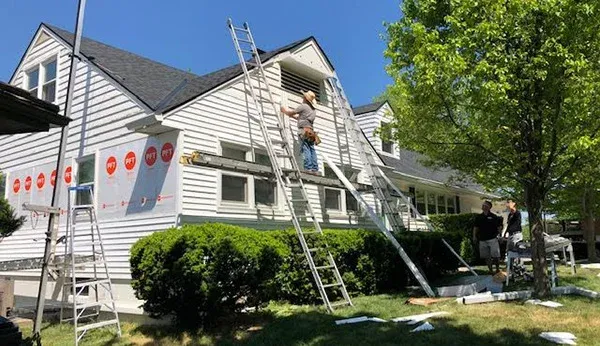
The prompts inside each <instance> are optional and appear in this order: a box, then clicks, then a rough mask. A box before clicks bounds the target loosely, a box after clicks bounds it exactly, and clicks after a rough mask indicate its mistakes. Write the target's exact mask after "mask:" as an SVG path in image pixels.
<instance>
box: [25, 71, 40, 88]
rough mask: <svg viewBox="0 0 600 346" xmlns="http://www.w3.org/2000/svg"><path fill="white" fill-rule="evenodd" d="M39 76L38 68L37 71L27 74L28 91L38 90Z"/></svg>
mask: <svg viewBox="0 0 600 346" xmlns="http://www.w3.org/2000/svg"><path fill="white" fill-rule="evenodd" d="M39 76H40V70H39V69H37V68H36V69H35V70H32V71H29V72H27V90H31V89H33V88H37V86H38V79H39Z"/></svg>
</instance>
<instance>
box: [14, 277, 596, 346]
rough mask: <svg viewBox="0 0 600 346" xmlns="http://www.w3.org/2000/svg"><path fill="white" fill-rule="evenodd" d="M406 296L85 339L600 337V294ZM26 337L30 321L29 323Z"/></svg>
mask: <svg viewBox="0 0 600 346" xmlns="http://www.w3.org/2000/svg"><path fill="white" fill-rule="evenodd" d="M599 272H600V271H598V270H585V269H578V273H577V275H576V276H571V274H570V273H569V271H568V270H567V269H566V267H561V269H560V277H561V279H562V281H561V285H568V284H574V285H578V286H581V287H585V288H588V289H592V290H596V291H600V278H598V277H597V276H596V275H598V273H599ZM509 289H510V288H509ZM406 298H407V297H406V296H401V295H398V296H391V295H378V296H371V297H357V298H354V299H353V302H354V305H355V306H354V307H352V308H346V309H341V310H338V311H336V313H335V314H333V315H330V314H327V313H325V311H324V310H323V309H321V308H316V307H308V306H292V305H283V304H272V305H270V306H269V307H268V308H267V309H265V310H263V311H261V312H260V313H254V314H249V315H245V316H242V317H239V318H237V319H235V320H233V321H231V322H230V323H226V324H225V325H224V326H222V327H220V328H219V329H217V330H214V331H204V332H182V331H178V330H175V329H173V328H166V327H147V326H138V325H134V324H130V323H123V330H124V336H123V337H122V338H121V339H115V338H113V335H112V334H111V333H110V330H101V331H98V330H96V331H93V332H92V333H91V334H89V335H87V336H86V337H85V341H86V342H85V343H83V345H182V344H185V345H238V344H242V345H415V346H419V345H424V346H425V345H427V346H431V345H469V346H476V345H554V344H552V343H550V342H547V341H545V340H543V339H541V338H539V337H538V334H539V333H540V332H543V331H563V332H571V333H573V334H575V335H576V336H577V337H578V340H577V344H578V345H600V332H599V330H600V300H592V299H588V298H584V297H575V296H567V297H557V298H554V299H553V300H555V301H558V302H560V303H562V304H564V307H561V308H558V309H550V308H546V307H540V306H533V305H529V304H524V303H523V302H520V301H513V302H507V303H487V304H476V305H467V306H465V305H458V304H457V303H456V302H455V300H454V299H450V300H447V301H444V302H441V303H438V304H435V305H430V306H428V307H424V306H414V305H406V304H404V302H405V300H406ZM429 311H447V312H450V315H448V316H444V317H443V318H435V319H431V320H430V322H431V323H432V324H433V325H434V327H435V328H436V329H435V330H434V331H430V332H423V333H410V330H411V329H412V328H414V326H406V325H404V324H396V323H392V322H389V323H375V322H363V323H359V324H352V325H342V326H336V325H335V323H334V321H335V320H337V319H340V318H346V317H353V316H363V315H367V316H377V317H380V318H383V319H392V318H395V317H400V316H406V315H411V314H418V313H424V312H429ZM22 329H23V332H24V335H25V336H26V337H27V336H29V335H30V333H31V329H30V328H29V329H28V328H26V327H23V328H22ZM72 338H73V334H72V329H71V328H70V326H68V325H46V326H45V329H44V330H43V332H42V339H43V344H44V345H45V346H46V345H48V346H50V345H61V346H62V345H70V344H72V342H73V341H72Z"/></svg>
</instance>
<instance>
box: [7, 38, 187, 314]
mask: <svg viewBox="0 0 600 346" xmlns="http://www.w3.org/2000/svg"><path fill="white" fill-rule="evenodd" d="M50 36H51V37H50V39H47V40H45V41H44V42H42V43H40V44H38V45H35V46H33V47H31V48H30V51H29V52H28V54H27V55H26V56H25V57H24V60H23V61H22V64H21V68H20V69H19V70H18V71H17V72H16V73H15V76H14V78H13V80H12V81H11V84H13V85H15V86H17V87H24V78H25V77H24V76H25V71H26V70H28V69H30V68H32V66H35V65H36V64H37V63H39V62H42V61H46V59H48V58H51V57H57V86H56V101H55V103H56V104H57V105H58V106H59V107H60V112H61V113H64V107H65V100H66V94H67V84H68V75H69V68H70V58H69V54H70V49H69V48H68V47H66V46H64V45H63V44H62V43H61V42H60V41H59V40H57V39H55V38H54V37H53V36H52V35H50ZM144 116H146V113H145V111H144V110H143V109H142V108H141V107H140V106H139V105H138V104H137V103H136V102H134V101H133V99H132V98H131V97H130V96H128V95H126V94H124V93H123V92H122V91H121V90H120V89H119V87H118V86H117V85H116V84H115V82H114V81H111V80H108V79H107V78H105V77H104V76H103V75H102V74H100V72H99V71H98V70H97V69H96V68H95V67H91V66H89V65H88V64H87V63H86V62H79V63H78V67H77V74H76V78H75V86H74V94H73V107H72V114H71V119H72V121H71V123H70V125H69V136H68V140H67V150H66V153H65V157H66V158H67V164H65V167H66V166H67V165H69V164H72V165H73V177H75V176H76V165H75V164H74V163H75V161H74V159H76V158H78V157H82V156H86V155H90V154H96V163H95V166H96V168H95V181H94V184H95V186H98V185H97V184H98V183H99V175H100V174H101V172H104V163H100V162H98V161H99V156H100V154H99V153H100V150H106V149H107V148H110V147H114V146H119V145H124V144H126V143H130V142H132V141H140V140H142V141H143V140H146V139H147V138H148V136H147V135H144V134H140V133H135V132H132V131H129V130H128V129H127V128H126V126H125V125H126V124H127V123H129V122H132V121H134V120H137V119H140V118H142V117H144ZM60 133H61V131H60V129H51V130H50V131H49V132H43V133H35V134H17V135H8V136H0V151H1V152H2V153H3V154H2V155H1V156H0V170H2V172H3V173H6V174H7V182H10V181H11V172H17V171H23V170H25V169H27V168H34V167H40V166H44V167H50V166H51V165H53V164H55V163H56V156H57V154H58V146H59V143H60ZM174 161H175V162H176V159H175V160H174ZM47 174H49V172H48V173H47ZM47 185H48V186H47V187H46V188H47V189H50V186H49V185H50V184H47ZM9 186H11V184H9V183H7V189H6V193H8V192H11V193H12V191H9V190H10V189H9ZM50 193H51V192H50ZM66 193H67V192H66V191H61V194H62V195H63V198H61V201H66V199H65V198H66V197H65V195H66ZM46 202H47V203H46V204H49V201H46ZM14 207H15V208H16V209H17V210H19V211H20V209H21V207H20V206H19V205H15V206H14ZM61 207H63V208H64V207H65V205H61ZM21 212H22V211H21ZM22 213H24V214H25V215H27V217H28V218H29V213H27V212H22ZM176 217H177V213H176V212H172V213H168V214H164V213H163V214H155V213H144V214H141V215H134V216H129V217H126V218H124V219H114V218H104V219H103V218H102V217H101V214H99V217H98V218H99V223H100V229H101V232H102V235H103V242H104V249H105V252H106V257H107V262H108V267H109V271H110V273H111V276H112V277H113V279H115V280H117V281H119V280H126V282H127V283H122V284H117V285H116V286H117V291H120V292H123V293H122V296H123V297H127V298H124V299H125V300H126V301H125V300H123V299H120V298H118V297H117V305H118V306H130V305H131V299H132V298H131V297H133V293H132V290H131V287H130V286H129V283H128V281H129V280H130V278H131V274H130V269H129V250H130V248H131V245H132V244H133V243H135V242H136V241H137V240H138V239H139V238H141V237H143V236H146V235H149V234H151V233H152V232H155V231H160V230H164V229H167V228H169V227H172V226H174V225H176ZM64 219H65V217H64V216H63V217H61V227H60V230H59V234H64V223H65V220H64ZM47 220H48V219H47V218H45V217H40V218H39V222H38V224H37V226H36V227H35V228H34V227H32V224H31V222H30V220H28V221H27V222H26V223H25V225H24V226H23V228H22V229H20V230H19V231H17V232H15V233H14V234H13V235H12V236H10V237H8V238H5V239H3V240H2V242H1V243H0V261H9V260H16V259H22V258H32V257H41V256H42V255H43V250H44V232H45V231H46V228H47ZM57 249H58V252H59V253H62V252H63V251H64V250H63V249H64V248H63V245H62V244H60V245H58V246H57ZM0 275H1V276H10V277H13V278H15V279H16V280H17V287H24V286H27V287H29V288H22V290H21V291H16V292H15V293H16V294H17V295H19V294H24V295H27V294H30V293H33V292H35V293H37V292H36V289H33V287H34V286H35V287H37V283H36V278H38V277H39V270H29V271H18V272H1V273H0ZM35 293H33V294H35ZM137 304H139V302H137ZM132 309H133V310H132V311H134V310H135V311H137V312H140V311H139V309H137V308H132ZM130 310H131V309H130Z"/></svg>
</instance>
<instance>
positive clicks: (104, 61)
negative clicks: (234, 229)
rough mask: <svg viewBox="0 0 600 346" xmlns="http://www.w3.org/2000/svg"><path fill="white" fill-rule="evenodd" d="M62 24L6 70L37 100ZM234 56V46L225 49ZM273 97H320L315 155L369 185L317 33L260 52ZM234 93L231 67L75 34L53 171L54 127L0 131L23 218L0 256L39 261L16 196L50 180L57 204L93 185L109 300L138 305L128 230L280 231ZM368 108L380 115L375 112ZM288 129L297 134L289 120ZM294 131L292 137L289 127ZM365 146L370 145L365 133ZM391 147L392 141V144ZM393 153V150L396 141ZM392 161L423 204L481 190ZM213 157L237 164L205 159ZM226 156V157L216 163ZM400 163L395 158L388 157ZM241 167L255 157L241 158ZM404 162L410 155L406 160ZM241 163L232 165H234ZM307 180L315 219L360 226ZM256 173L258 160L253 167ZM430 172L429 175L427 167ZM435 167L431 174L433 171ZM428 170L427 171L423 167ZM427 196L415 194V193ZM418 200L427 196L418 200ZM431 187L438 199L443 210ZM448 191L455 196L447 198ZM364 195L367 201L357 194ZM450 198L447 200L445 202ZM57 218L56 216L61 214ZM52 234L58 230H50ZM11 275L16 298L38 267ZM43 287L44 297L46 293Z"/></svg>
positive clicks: (459, 205) (369, 116) (48, 90)
mask: <svg viewBox="0 0 600 346" xmlns="http://www.w3.org/2000/svg"><path fill="white" fill-rule="evenodd" d="M72 41H73V34H72V33H70V32H67V31H65V30H62V29H60V28H56V27H54V26H51V25H47V24H41V25H40V27H39V28H38V30H37V31H36V33H35V35H34V37H33V39H32V40H31V43H30V45H29V47H28V48H27V50H26V51H25V53H24V54H23V57H22V59H21V61H20V62H19V63H18V65H17V67H16V70H15V72H14V74H13V76H12V78H11V80H10V84H12V85H14V86H18V87H21V88H23V89H25V90H28V91H30V92H31V93H33V94H35V95H37V96H38V97H39V98H42V99H44V100H48V101H51V102H54V103H56V104H57V105H59V106H60V108H61V110H63V109H64V105H65V96H66V90H67V82H68V71H69V67H70V66H69V64H70V57H69V54H70V52H71V43H72ZM232 54H234V50H233V47H232ZM262 60H263V62H264V63H265V64H266V66H267V72H268V74H269V76H270V78H271V86H272V89H273V90H274V93H275V98H276V102H281V103H282V104H286V105H288V106H292V107H293V106H295V105H297V104H298V103H299V102H300V101H301V99H300V96H299V95H300V93H299V92H300V90H301V89H303V90H306V89H310V90H313V91H315V93H316V94H317V95H318V105H317V112H318V120H317V123H316V127H317V130H318V131H319V134H320V136H321V138H322V141H323V142H322V144H321V145H319V147H318V149H317V150H318V151H321V152H323V153H326V154H327V155H328V156H329V157H331V158H332V159H333V160H334V161H335V162H337V163H338V164H340V165H341V167H342V168H343V169H344V171H345V172H346V173H347V174H348V176H352V177H353V179H354V181H355V183H356V184H357V186H359V187H360V186H363V185H364V184H366V183H367V182H366V180H365V178H366V177H365V176H364V174H363V173H362V172H361V170H362V165H361V163H360V160H359V158H358V155H357V154H356V153H355V150H354V148H353V146H352V144H351V141H350V139H349V138H348V137H347V136H346V135H345V132H344V131H340V127H342V128H343V123H342V120H341V118H340V116H339V115H337V114H335V112H334V111H333V106H332V100H331V97H330V95H329V92H328V90H327V89H326V87H325V83H324V82H323V79H324V77H325V76H328V75H331V74H332V73H334V72H335V70H334V67H333V65H332V64H331V62H330V61H329V59H328V58H327V56H326V55H325V53H324V52H323V50H322V49H321V47H320V46H319V44H318V43H317V41H316V39H315V38H314V37H308V38H306V39H303V40H300V41H296V42H294V43H291V44H288V45H286V46H283V47H281V48H278V49H275V50H271V51H268V52H263V53H262ZM385 107H388V108H389V105H387V104H386V105H383V106H381V105H380V106H378V107H375V108H373V107H371V108H373V110H371V111H370V112H363V113H361V119H364V120H366V123H365V125H363V126H365V130H366V132H368V133H369V134H371V133H372V131H371V130H372V128H370V127H369V126H371V124H372V123H376V122H378V121H381V119H382V118H381V115H382V114H383V113H382V112H384V109H385ZM253 113H254V111H253V107H252V106H251V101H250V100H249V95H248V94H247V93H246V92H245V88H244V80H243V76H242V70H241V67H240V66H239V65H234V66H230V67H226V68H224V69H221V70H218V71H215V72H212V73H209V74H206V75H203V76H198V75H195V74H192V73H189V72H185V71H181V70H178V69H175V68H172V67H169V66H166V65H164V64H161V63H158V62H155V61H152V60H149V59H146V58H143V57H141V56H138V55H135V54H132V53H129V52H127V51H124V50H121V49H118V48H114V47H111V46H108V45H106V44H103V43H100V42H97V41H94V40H91V39H88V38H83V39H82V43H81V56H80V61H79V63H78V66H77V77H76V80H75V92H74V99H73V110H72V117H71V118H72V119H73V120H72V122H71V123H70V130H69V137H68V145H67V152H66V157H67V164H66V165H65V167H66V168H65V172H64V179H61V180H60V181H56V179H55V177H56V174H55V172H53V170H54V167H55V164H56V162H55V160H56V155H57V150H58V143H59V138H60V131H58V130H51V131H50V132H48V133H39V134H24V135H10V136H3V137H0V151H2V156H1V157H0V170H1V171H2V172H4V173H5V174H6V184H5V195H6V197H7V198H8V200H9V201H10V202H11V204H12V205H13V206H14V207H15V208H16V209H17V210H18V211H19V213H21V214H23V215H26V216H27V217H28V218H29V219H30V220H29V221H28V224H27V225H26V227H24V228H23V229H21V230H19V231H18V232H16V233H15V234H14V235H12V236H11V237H9V238H5V239H3V240H2V242H1V243H0V261H7V260H14V259H21V258H31V257H40V256H41V255H42V253H43V243H44V242H43V238H44V232H45V227H46V226H45V224H46V223H47V218H46V217H45V216H43V215H42V216H40V217H32V216H31V215H30V214H29V213H28V212H25V211H23V210H22V209H21V205H22V203H24V202H31V203H34V204H46V205H47V204H50V199H51V193H52V192H51V191H52V186H53V185H54V184H60V185H59V186H60V188H62V189H63V191H65V192H64V193H62V198H61V201H60V204H61V207H62V208H66V201H67V199H66V186H67V185H72V184H88V185H93V186H94V191H95V201H94V202H95V205H96V206H97V211H98V218H99V222H100V228H101V231H102V233H103V240H104V244H105V249H106V251H107V257H108V262H109V269H110V271H111V274H112V275H113V279H114V282H115V287H116V299H117V308H118V310H120V311H121V312H125V313H139V312H141V310H140V309H139V308H138V306H139V305H140V302H139V301H137V300H136V299H135V297H134V295H133V291H132V289H131V287H130V285H129V281H130V269H129V249H130V247H131V245H132V244H133V243H134V242H135V241H136V240H138V239H140V238H141V237H143V236H146V235H148V234H151V233H152V232H155V231H160V230H164V229H166V228H169V227H175V226H179V225H181V224H183V223H198V222H206V221H219V222H226V223H236V224H240V225H245V226H250V227H255V228H283V227H291V224H290V222H289V218H290V217H289V212H288V211H287V209H286V207H285V203H284V200H283V198H282V195H281V194H282V193H288V194H289V193H291V191H285V192H284V191H281V189H279V188H278V187H277V186H276V185H275V183H273V182H272V181H271V180H269V179H267V178H265V177H264V175H263V174H259V173H256V174H255V173H253V172H252V171H251V170H243V169H239V164H240V163H243V162H246V163H247V162H251V163H254V165H253V166H254V168H257V167H258V168H260V167H266V166H268V165H269V162H268V156H266V155H265V151H264V150H263V149H262V148H263V147H264V146H263V140H262V138H261V135H260V131H259V128H258V125H257V124H255V123H253V122H252V121H251V120H250V117H249V115H252V114H253ZM377 117H379V118H380V119H379V120H378V118H377ZM287 121H289V122H290V123H289V126H290V131H295V130H294V126H295V124H294V123H293V120H289V119H288V120H287ZM292 138H293V137H292ZM370 139H371V140H372V141H373V143H374V145H375V146H376V147H378V148H379V147H380V146H381V143H380V142H378V140H377V139H376V138H374V137H371V138H370ZM393 150H396V149H393ZM194 151H200V152H202V153H203V157H204V158H208V159H206V160H204V161H201V162H194V164H184V163H180V160H179V158H180V157H182V156H188V155H190V154H192V152H194ZM399 152H400V151H399ZM380 153H381V157H382V159H383V161H384V162H385V163H386V164H387V165H390V166H393V167H394V169H395V170H396V173H397V174H396V175H397V177H394V178H395V179H398V181H399V182H400V186H401V187H402V189H405V190H406V191H409V190H410V188H411V187H413V188H415V189H416V190H415V191H416V196H417V204H418V206H419V208H421V205H420V204H419V203H420V202H419V201H425V200H427V201H429V199H428V198H430V197H429V196H436V197H435V200H434V202H433V203H432V204H427V205H426V206H425V209H424V210H425V211H431V212H432V211H433V209H431V208H432V207H431V206H434V207H433V208H434V209H435V208H436V207H437V208H438V209H436V212H458V211H459V210H460V211H471V210H472V209H474V208H476V207H477V206H478V205H479V203H480V202H479V200H478V198H479V197H480V196H482V194H481V193H479V192H475V191H471V190H468V189H464V188H459V187H446V186H445V185H443V183H442V182H441V181H440V180H436V179H431V176H430V175H427V176H424V177H420V176H419V170H422V169H424V168H422V166H420V165H419V166H415V167H418V168H417V171H416V173H415V175H414V176H413V175H411V173H410V172H408V173H407V172H405V171H404V170H403V169H402V168H401V166H396V163H397V162H400V163H402V162H403V160H404V159H405V157H404V156H403V155H402V153H403V151H402V152H400V156H398V152H392V153H390V154H389V155H388V154H387V153H386V152H385V150H383V151H380ZM215 158H217V159H221V161H227V162H230V163H231V162H234V163H237V164H232V165H231V164H230V165H227V164H224V165H223V164H221V163H220V164H214V162H215V161H214V160H215ZM227 159H229V160H227ZM396 161H397V162H396ZM247 165H252V164H247ZM407 165H417V163H416V161H412V159H411V161H410V163H407ZM236 167H238V168H236ZM320 169H321V171H322V172H323V173H324V177H312V178H307V181H308V183H309V184H308V189H309V191H310V192H311V194H312V196H313V199H312V200H311V204H312V205H313V206H314V207H315V210H316V213H317V217H318V218H319V219H320V220H321V221H322V225H323V227H325V228H331V227H341V228H349V227H371V223H370V221H369V220H367V219H366V218H365V216H364V215H363V214H362V212H361V210H359V208H358V206H357V204H356V201H354V200H353V198H352V196H351V195H350V194H349V193H347V192H346V191H345V190H344V189H343V188H342V185H341V184H340V182H339V181H337V180H336V179H331V178H329V175H330V173H329V172H328V171H325V170H324V167H323V165H322V163H320ZM259 171H260V169H259ZM428 172H429V171H428ZM431 172H433V171H431ZM428 174H429V173H428ZM422 193H425V195H422ZM419 196H426V197H424V198H426V199H425V200H423V199H419V198H420V197H419ZM438 196H443V198H444V200H443V202H444V206H442V203H441V201H442V200H441V199H440V200H439V201H440V202H439V203H438V199H437V198H441V197H438ZM457 196H458V197H457ZM368 201H369V202H370V203H374V202H373V198H370V199H368ZM454 202H456V204H453V203H454ZM61 225H63V227H64V217H62V218H61ZM61 230H62V228H61ZM0 275H2V276H10V277H13V278H15V279H16V283H15V293H16V296H17V298H18V299H17V300H18V301H19V299H21V301H22V302H25V301H26V297H34V296H35V295H36V294H37V280H38V276H39V270H31V271H19V272H2V273H0ZM57 292H58V291H57V290H54V291H53V290H49V292H48V298H51V296H52V297H54V298H56V297H57V295H56V294H57Z"/></svg>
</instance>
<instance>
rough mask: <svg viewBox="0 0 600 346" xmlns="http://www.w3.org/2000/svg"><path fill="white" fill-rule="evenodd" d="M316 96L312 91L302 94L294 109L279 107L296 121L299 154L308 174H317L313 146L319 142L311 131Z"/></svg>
mask: <svg viewBox="0 0 600 346" xmlns="http://www.w3.org/2000/svg"><path fill="white" fill-rule="evenodd" d="M316 98H317V97H316V95H315V93H314V92H312V91H310V90H309V91H306V92H304V91H303V92H302V104H300V105H299V106H298V107H296V109H290V108H287V107H284V106H281V112H282V113H283V114H285V115H287V116H289V117H290V118H293V119H296V120H297V121H298V136H299V137H300V152H301V153H302V155H303V156H304V170H305V171H306V172H307V173H310V174H315V175H318V174H319V163H318V162H317V153H316V151H315V145H318V144H319V143H320V142H321V140H320V139H319V136H317V134H316V133H315V131H314V129H313V124H314V122H315V118H316V117H317V112H316V110H315V99H316Z"/></svg>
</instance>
